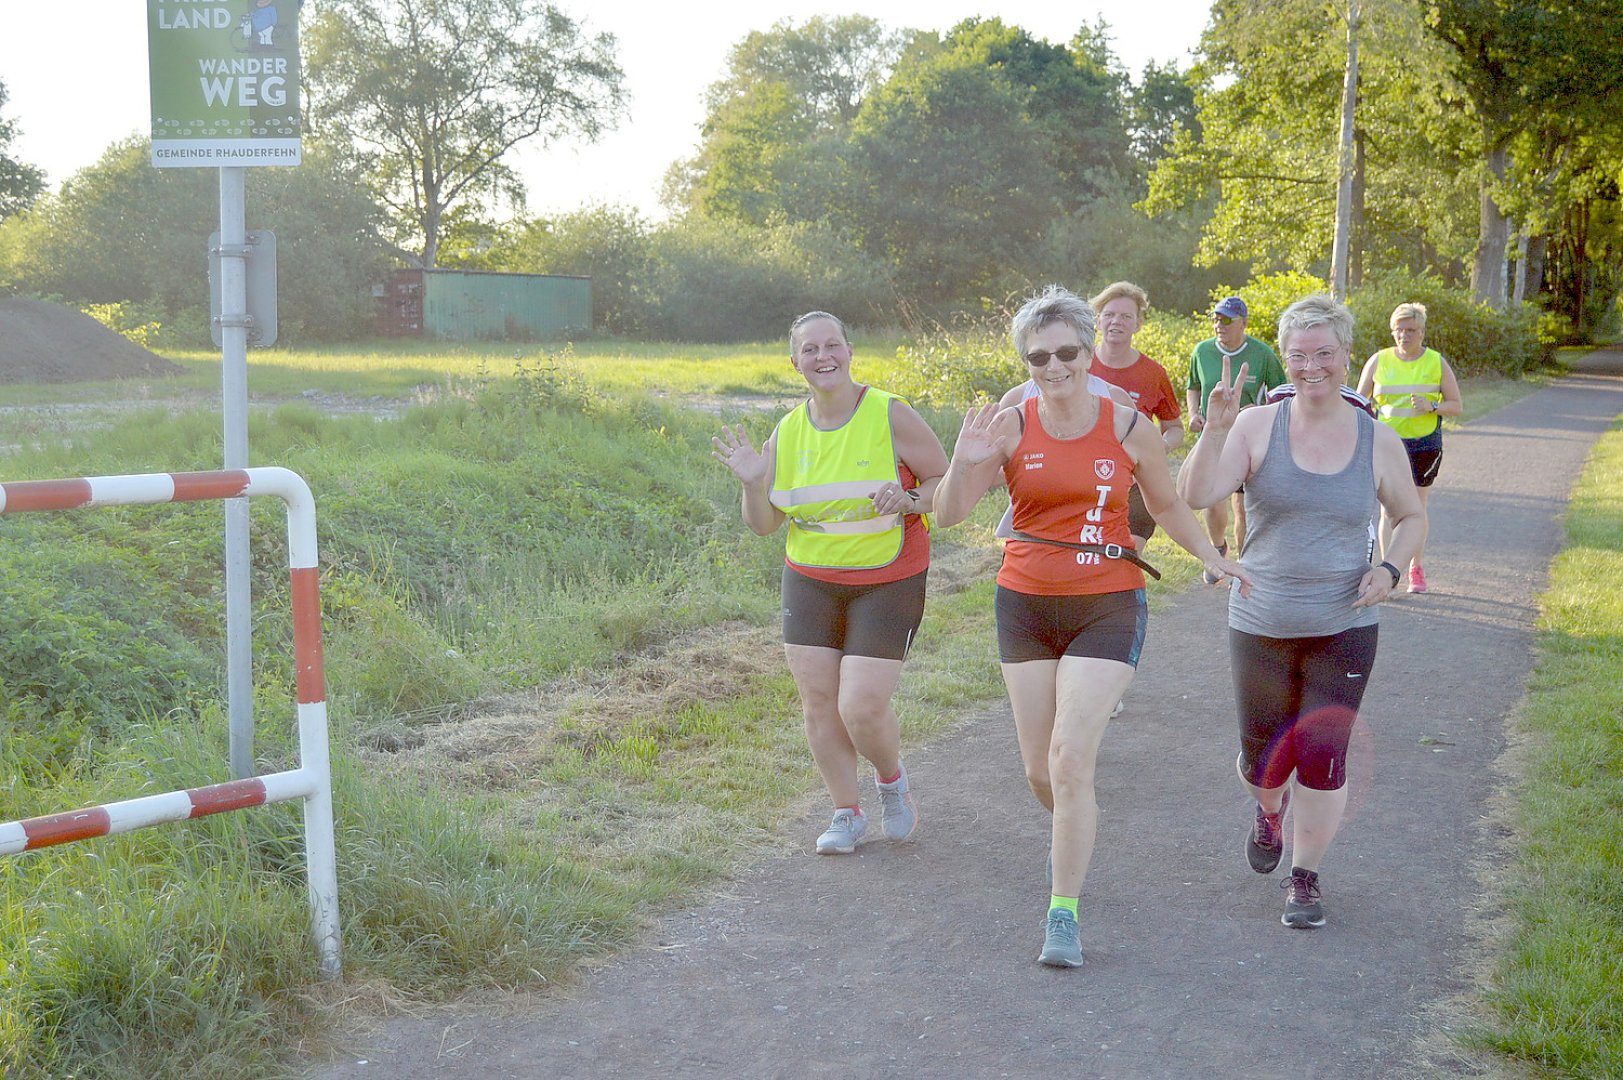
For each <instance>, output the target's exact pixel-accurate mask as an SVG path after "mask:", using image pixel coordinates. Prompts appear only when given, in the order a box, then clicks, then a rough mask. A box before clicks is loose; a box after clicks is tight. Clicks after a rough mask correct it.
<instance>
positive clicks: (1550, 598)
mask: <svg viewBox="0 0 1623 1080" xmlns="http://www.w3.org/2000/svg"><path fill="white" fill-rule="evenodd" d="M1620 583H1623V424H1620V425H1617V426H1614V427H1613V429H1612V431H1611V432H1610V433H1609V434H1608V435H1606V436H1605V437H1604V438H1603V439H1602V440H1601V442H1600V443H1599V444H1598V445H1597V448H1596V450H1595V452H1594V454H1593V456H1592V458H1591V460H1590V462H1589V464H1588V466H1587V468H1586V469H1585V471H1584V474H1583V477H1582V479H1581V480H1580V481H1579V483H1578V486H1577V488H1576V489H1575V491H1574V493H1573V499H1572V504H1571V507H1570V510H1569V512H1568V516H1567V547H1566V549H1565V550H1564V551H1563V552H1562V553H1561V554H1560V555H1559V556H1558V557H1557V558H1556V560H1555V563H1554V565H1553V567H1552V572H1551V580H1550V587H1549V591H1548V592H1547V593H1546V594H1545V595H1544V597H1543V614H1542V616H1541V617H1540V620H1539V659H1538V664H1537V668H1536V671H1535V673H1534V676H1533V679H1532V684H1531V687H1530V690H1529V694H1528V697H1527V699H1526V702H1525V704H1524V706H1523V708H1522V709H1521V711H1520V712H1519V714H1518V715H1517V716H1516V717H1515V719H1514V723H1513V725H1512V737H1513V740H1514V741H1513V749H1512V751H1511V760H1512V761H1513V762H1514V763H1515V766H1514V767H1515V771H1516V773H1517V774H1518V775H1517V777H1516V779H1515V782H1514V789H1513V793H1512V796H1513V800H1514V803H1513V808H1512V810H1511V812H1510V815H1511V816H1510V820H1511V823H1512V827H1513V829H1514V836H1515V839H1514V845H1515V860H1514V863H1513V864H1512V866H1511V867H1510V871H1509V876H1508V880H1507V881H1506V883H1505V885H1504V887H1503V897H1502V902H1503V907H1504V910H1505V913H1506V916H1507V919H1506V920H1505V921H1506V923H1507V924H1508V925H1507V926H1506V928H1505V929H1504V931H1503V933H1502V934H1500V935H1499V936H1497V937H1496V939H1495V948H1496V951H1497V954H1498V959H1497V962H1496V963H1495V964H1494V966H1493V974H1492V980H1491V982H1490V984H1489V985H1488V986H1486V987H1485V988H1483V991H1482V1001H1483V1004H1484V1006H1485V1014H1486V1019H1485V1020H1484V1021H1483V1022H1482V1023H1481V1024H1480V1025H1479V1026H1477V1027H1475V1028H1474V1029H1472V1030H1471V1031H1470V1032H1469V1033H1468V1034H1467V1035H1466V1036H1465V1041H1466V1042H1467V1044H1468V1045H1470V1046H1472V1047H1474V1048H1477V1049H1482V1048H1487V1049H1491V1050H1492V1051H1494V1052H1496V1053H1499V1054H1503V1055H1505V1056H1506V1057H1508V1058H1511V1059H1513V1060H1514V1061H1516V1062H1518V1063H1520V1064H1522V1065H1525V1066H1531V1067H1534V1068H1536V1069H1537V1070H1539V1071H1538V1073H1537V1075H1540V1076H1551V1077H1571V1078H1573V1080H1579V1078H1583V1080H1590V1078H1598V1077H1620V1076H1623V901H1620V899H1619V898H1620V897H1623V828H1620V827H1619V821H1620V820H1623V588H1620Z"/></svg>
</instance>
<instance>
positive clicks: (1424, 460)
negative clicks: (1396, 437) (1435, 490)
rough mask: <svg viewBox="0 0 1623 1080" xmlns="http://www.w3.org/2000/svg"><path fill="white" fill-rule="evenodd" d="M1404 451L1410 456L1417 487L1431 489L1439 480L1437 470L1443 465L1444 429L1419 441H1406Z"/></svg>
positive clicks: (1410, 464)
mask: <svg viewBox="0 0 1623 1080" xmlns="http://www.w3.org/2000/svg"><path fill="white" fill-rule="evenodd" d="M1403 449H1404V451H1405V452H1407V453H1408V455H1409V471H1410V472H1411V473H1413V474H1414V486H1415V487H1431V485H1432V484H1433V482H1435V481H1436V479H1437V470H1438V469H1439V468H1440V467H1441V466H1442V464H1443V427H1442V425H1441V424H1438V425H1437V430H1436V431H1434V432H1432V433H1431V434H1430V435H1422V436H1420V438H1418V439H1404V440H1403Z"/></svg>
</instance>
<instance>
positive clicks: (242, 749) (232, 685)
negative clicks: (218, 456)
mask: <svg viewBox="0 0 1623 1080" xmlns="http://www.w3.org/2000/svg"><path fill="white" fill-rule="evenodd" d="M245 177H246V170H244V169H242V168H239V167H231V168H226V169H221V170H220V408H221V412H222V413H223V415H224V419H225V467H226V468H227V469H246V468H247V467H248V267H247V264H246V263H247V261H246V259H244V258H243V256H242V255H241V254H240V253H239V254H227V253H228V252H231V251H233V250H235V251H237V252H240V251H241V249H242V248H243V247H244V246H245V244H244V240H245V238H246V235H245V234H246V233H247V231H248V227H247V224H246V221H247V193H246V186H247V185H246V179H245ZM252 609H253V593H252V590H251V589H250V587H249V581H248V500H247V499H227V500H226V501H225V655H226V668H225V677H226V703H227V706H226V707H227V714H228V717H229V727H230V732H231V775H232V776H235V777H237V778H239V779H241V778H242V777H244V776H252V775H253V774H254V668H253V648H254V641H253V624H252V621H251V615H252Z"/></svg>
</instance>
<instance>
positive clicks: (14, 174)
mask: <svg viewBox="0 0 1623 1080" xmlns="http://www.w3.org/2000/svg"><path fill="white" fill-rule="evenodd" d="M5 105H6V84H5V83H4V82H0V110H4V108H5ZM16 137H17V126H16V124H14V123H13V122H12V121H10V120H7V119H6V118H5V116H4V115H0V221H4V220H5V219H6V218H7V217H9V216H10V215H12V214H15V213H16V212H17V211H19V210H25V209H27V208H28V205H29V204H30V203H31V202H33V201H34V198H35V196H37V195H38V194H39V193H40V192H42V191H44V190H45V174H44V173H42V172H40V171H39V170H38V169H36V168H35V167H34V166H32V165H25V164H23V163H22V162H20V161H18V160H16V159H15V158H13V157H12V156H11V155H10V154H8V153H7V152H6V149H7V147H8V146H10V144H11V140H12V139H14V138H16Z"/></svg>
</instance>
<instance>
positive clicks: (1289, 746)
mask: <svg viewBox="0 0 1623 1080" xmlns="http://www.w3.org/2000/svg"><path fill="white" fill-rule="evenodd" d="M1379 631H1380V627H1378V626H1355V627H1353V628H1352V629H1350V630H1343V631H1342V632H1341V633H1339V634H1332V635H1331V636H1329V637H1306V638H1271V637H1259V636H1257V635H1255V634H1247V633H1243V632H1241V631H1239V630H1232V629H1231V630H1230V631H1229V655H1230V657H1231V658H1232V661H1233V665H1232V666H1233V670H1234V700H1235V703H1236V705H1237V706H1238V709H1239V714H1240V771H1241V772H1242V773H1243V774H1244V775H1245V778H1246V780H1247V781H1249V782H1250V783H1251V784H1253V785H1255V786H1256V787H1260V788H1276V787H1279V786H1280V785H1281V784H1283V783H1284V782H1285V781H1287V780H1289V779H1290V775H1291V770H1293V769H1294V770H1295V771H1296V782H1297V783H1299V784H1301V785H1302V786H1303V787H1308V788H1313V789H1314V790H1316V791H1335V790H1337V789H1338V788H1340V787H1341V786H1342V785H1343V784H1345V783H1346V782H1347V744H1348V742H1349V741H1351V739H1352V729H1353V721H1355V720H1357V719H1358V706H1359V704H1360V703H1361V702H1362V701H1363V700H1364V688H1365V687H1366V686H1368V685H1369V673H1370V669H1371V668H1372V667H1374V666H1375V642H1376V638H1377V637H1378V636H1379Z"/></svg>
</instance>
